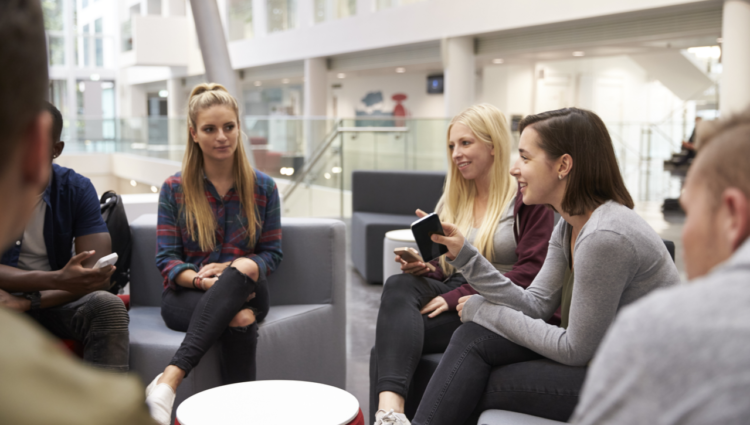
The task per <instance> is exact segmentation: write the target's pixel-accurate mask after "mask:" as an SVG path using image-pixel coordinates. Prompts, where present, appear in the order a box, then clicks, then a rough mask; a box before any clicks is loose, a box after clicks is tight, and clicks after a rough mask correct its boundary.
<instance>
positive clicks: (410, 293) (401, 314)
mask: <svg viewBox="0 0 750 425" xmlns="http://www.w3.org/2000/svg"><path fill="white" fill-rule="evenodd" d="M463 283H466V280H464V279H463V277H461V276H460V275H454V276H453V277H451V278H450V279H448V280H447V281H446V282H445V283H444V282H440V281H438V280H435V279H429V278H424V277H415V276H413V275H411V274H406V273H405V274H399V275H394V276H391V277H390V278H388V281H387V282H386V283H385V287H384V288H383V295H382V297H381V301H380V311H379V312H378V323H377V328H376V330H375V351H376V353H377V384H376V386H375V392H376V396H377V394H380V393H381V392H383V391H392V392H394V393H397V394H399V395H401V396H402V397H404V398H406V396H407V394H408V393H409V384H410V383H411V380H412V377H413V376H414V371H415V370H416V368H417V364H419V359H420V358H421V357H422V355H423V354H430V353H442V352H443V351H445V349H446V347H448V343H449V342H450V340H451V335H453V332H454V331H455V330H456V329H457V328H458V327H459V326H460V325H461V319H460V318H459V317H458V313H456V311H455V310H452V311H446V312H443V313H441V314H439V315H437V316H436V317H434V318H432V319H430V318H429V317H427V315H426V314H425V315H423V314H421V313H420V312H419V310H421V308H422V307H423V306H424V305H425V304H427V303H428V302H429V301H430V300H432V299H433V298H435V297H437V296H438V295H441V294H444V293H446V292H449V291H451V290H453V289H455V288H457V287H459V286H461V285H462V284H463ZM373 414H374V412H373Z"/></svg>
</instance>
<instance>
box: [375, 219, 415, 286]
mask: <svg viewBox="0 0 750 425" xmlns="http://www.w3.org/2000/svg"><path fill="white" fill-rule="evenodd" d="M403 247H412V248H414V249H416V250H417V251H419V248H417V243H416V242H415V241H414V234H412V232H411V229H401V230H391V231H390V232H388V233H386V234H385V238H384V239H383V284H385V282H386V281H387V280H388V278H389V277H391V276H393V275H394V274H401V273H402V272H401V264H399V263H397V262H395V261H393V259H394V258H395V257H396V254H394V253H393V250H394V249H396V248H403Z"/></svg>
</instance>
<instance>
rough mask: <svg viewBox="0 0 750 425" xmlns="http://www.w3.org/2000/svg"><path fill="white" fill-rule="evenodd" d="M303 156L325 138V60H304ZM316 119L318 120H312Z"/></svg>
mask: <svg viewBox="0 0 750 425" xmlns="http://www.w3.org/2000/svg"><path fill="white" fill-rule="evenodd" d="M304 87H305V93H304V102H305V103H304V115H305V118H306V123H305V156H310V154H312V152H313V151H314V150H315V146H317V144H318V143H320V142H321V141H322V138H323V137H324V136H325V130H326V128H325V122H324V121H323V120H320V119H319V118H320V117H325V116H326V112H327V107H328V102H327V96H328V62H327V60H326V58H309V59H305V84H304ZM313 118H318V119H313Z"/></svg>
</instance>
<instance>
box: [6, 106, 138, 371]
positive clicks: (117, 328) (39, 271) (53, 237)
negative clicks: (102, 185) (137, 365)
mask: <svg viewBox="0 0 750 425" xmlns="http://www.w3.org/2000/svg"><path fill="white" fill-rule="evenodd" d="M47 110H48V112H49V114H50V115H51V116H52V123H53V124H52V151H51V152H52V154H51V158H50V162H51V161H52V159H54V158H57V157H58V156H59V155H60V153H62V150H63V148H64V147H65V143H64V142H61V141H60V135H61V133H62V125H63V120H62V115H61V114H60V111H58V110H57V108H55V107H54V106H52V105H51V104H48V106H47ZM73 248H75V256H73V255H72V253H71V252H72V251H73ZM110 253H111V241H110V237H109V232H108V230H107V225H106V224H105V223H104V220H103V219H102V215H101V212H100V208H99V199H98V198H97V196H96V191H95V190H94V186H93V185H92V184H91V182H90V181H89V179H87V178H86V177H83V176H81V175H80V174H77V173H76V172H75V171H73V170H71V169H68V168H65V167H61V166H59V165H57V164H53V165H52V175H51V177H50V181H49V184H48V185H47V187H46V189H45V190H44V192H42V193H41V194H39V195H38V198H37V200H36V205H35V207H34V210H33V211H32V213H31V215H30V216H29V221H28V224H27V225H26V228H25V229H24V230H23V232H18V235H17V239H16V240H15V242H14V243H13V244H12V245H11V247H10V249H8V251H6V252H5V253H4V254H3V255H2V257H1V258H0V290H3V291H0V292H1V293H0V305H4V306H6V307H8V308H13V309H16V310H19V311H27V312H28V314H29V315H31V317H33V318H34V319H35V320H36V321H37V322H38V323H39V324H40V325H42V326H44V327H45V328H47V330H49V331H50V332H51V333H53V334H54V335H56V336H58V337H60V338H65V339H74V340H77V341H81V342H82V343H83V345H84V360H85V361H87V362H90V363H92V364H94V365H96V366H99V367H103V368H106V369H109V370H113V371H122V372H124V371H127V370H128V353H129V351H128V346H129V334H128V320H129V319H128V313H127V311H126V309H125V306H124V304H123V303H122V301H121V300H120V299H119V298H118V297H117V296H115V295H113V294H111V293H109V292H106V289H108V288H109V284H110V276H112V274H113V273H114V266H107V267H103V268H99V269H93V268H92V267H93V266H94V264H96V261H97V260H98V259H99V258H101V257H103V256H105V255H108V254H110ZM9 293H22V294H23V295H22V296H14V295H10V294H9Z"/></svg>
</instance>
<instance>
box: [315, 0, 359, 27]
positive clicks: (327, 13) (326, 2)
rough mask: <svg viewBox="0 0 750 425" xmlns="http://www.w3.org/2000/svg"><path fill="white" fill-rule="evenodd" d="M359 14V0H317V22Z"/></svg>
mask: <svg viewBox="0 0 750 425" xmlns="http://www.w3.org/2000/svg"><path fill="white" fill-rule="evenodd" d="M356 14H357V0H315V23H320V22H325V21H330V20H333V19H339V18H345V17H347V16H354V15H356Z"/></svg>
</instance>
